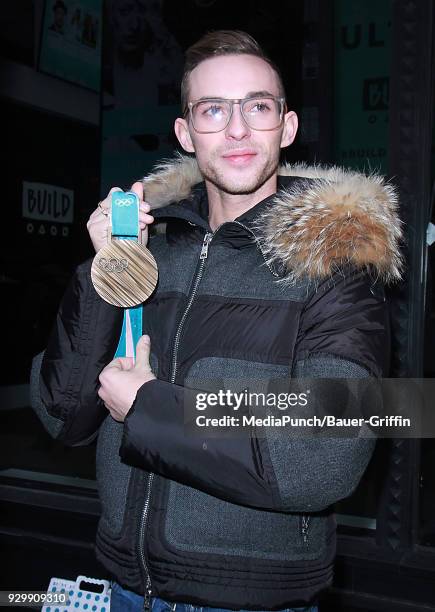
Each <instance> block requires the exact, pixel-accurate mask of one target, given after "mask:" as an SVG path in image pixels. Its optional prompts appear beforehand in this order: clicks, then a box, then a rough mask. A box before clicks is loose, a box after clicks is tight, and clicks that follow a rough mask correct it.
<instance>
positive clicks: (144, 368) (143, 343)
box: [98, 336, 156, 422]
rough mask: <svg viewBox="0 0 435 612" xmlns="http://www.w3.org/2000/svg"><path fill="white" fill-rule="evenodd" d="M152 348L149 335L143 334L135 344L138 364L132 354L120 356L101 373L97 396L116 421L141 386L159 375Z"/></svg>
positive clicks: (124, 411) (131, 402)
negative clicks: (155, 374) (152, 356)
mask: <svg viewBox="0 0 435 612" xmlns="http://www.w3.org/2000/svg"><path fill="white" fill-rule="evenodd" d="M150 350H151V341H150V337H149V336H142V337H141V338H140V339H139V342H138V343H137V346H136V363H133V358H132V357H118V358H117V359H114V360H113V361H111V362H110V363H109V364H108V365H107V366H106V367H105V368H104V370H103V371H102V372H101V374H100V383H101V387H100V388H99V390H98V395H99V396H100V397H101V399H102V400H103V402H104V404H105V406H106V408H107V409H108V410H109V412H110V414H111V415H112V417H113V418H114V419H115V421H121V422H123V421H124V419H125V416H126V414H127V412H128V411H129V410H130V408H131V407H132V405H133V402H134V400H135V399H136V394H137V392H138V390H139V389H140V387H142V385H143V384H145V383H146V382H149V381H150V380H155V378H156V377H155V376H154V374H153V373H152V371H151V366H150Z"/></svg>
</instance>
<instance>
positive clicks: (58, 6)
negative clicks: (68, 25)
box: [48, 0, 67, 34]
mask: <svg viewBox="0 0 435 612" xmlns="http://www.w3.org/2000/svg"><path fill="white" fill-rule="evenodd" d="M66 13H67V8H66V6H65V3H64V2H62V0H56V2H55V3H54V5H53V14H54V17H53V23H52V24H51V26H50V27H49V28H48V29H49V30H51V31H52V32H57V33H58V34H63V33H64V25H65V16H66Z"/></svg>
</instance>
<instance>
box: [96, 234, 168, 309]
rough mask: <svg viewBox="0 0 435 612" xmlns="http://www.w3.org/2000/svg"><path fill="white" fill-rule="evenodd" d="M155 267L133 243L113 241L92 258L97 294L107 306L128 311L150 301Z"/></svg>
mask: <svg viewBox="0 0 435 612" xmlns="http://www.w3.org/2000/svg"><path fill="white" fill-rule="evenodd" d="M157 277H158V271H157V264H156V260H155V259H154V257H153V256H152V255H151V253H150V252H149V251H148V249H147V248H145V247H144V246H142V245H140V244H139V243H138V242H136V240H114V241H113V242H109V244H107V245H106V246H105V247H103V248H102V249H101V250H100V251H98V253H97V254H96V255H95V257H94V261H93V262H92V268H91V278H92V283H93V285H94V287H95V290H96V292H97V293H98V294H99V295H100V296H101V297H102V298H103V300H105V301H106V302H108V303H109V304H113V305H114V306H122V307H124V308H128V307H131V306H137V305H138V304H141V303H142V302H144V301H145V300H146V299H148V298H149V296H150V295H151V293H152V292H153V291H154V289H155V286H156V284H157Z"/></svg>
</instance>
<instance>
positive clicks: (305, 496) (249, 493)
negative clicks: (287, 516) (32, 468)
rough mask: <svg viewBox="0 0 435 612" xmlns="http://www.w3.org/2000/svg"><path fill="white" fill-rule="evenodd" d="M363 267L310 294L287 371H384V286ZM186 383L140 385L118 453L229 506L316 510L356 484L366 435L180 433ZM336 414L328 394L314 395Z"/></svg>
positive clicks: (342, 374)
mask: <svg viewBox="0 0 435 612" xmlns="http://www.w3.org/2000/svg"><path fill="white" fill-rule="evenodd" d="M373 287H374V286H373V284H372V282H371V280H370V279H369V277H368V276H367V275H366V274H362V273H361V274H354V275H353V276H350V277H347V278H346V277H343V276H341V277H340V276H338V277H336V278H333V279H332V280H330V281H328V282H325V283H323V284H322V285H321V286H319V287H318V288H317V290H316V291H315V292H314V293H313V295H312V296H311V298H310V299H309V300H308V301H307V303H306V305H305V308H304V311H303V313H302V316H301V321H300V333H299V336H298V340H297V344H296V347H295V354H294V362H293V377H295V378H298V377H301V378H311V379H315V378H363V377H368V376H375V377H378V376H381V375H382V373H383V371H384V369H385V368H386V366H387V362H388V347H389V336H388V316H387V310H386V303H385V298H384V296H383V289H382V288H380V287H379V285H376V289H375V290H374V289H373ZM337 382H338V381H337ZM184 401H185V390H184V389H183V387H180V386H177V385H173V384H171V383H168V382H165V381H161V380H153V381H150V382H148V383H146V384H144V385H143V386H142V387H141V388H140V389H139V391H138V393H137V396H136V399H135V402H134V403H133V405H132V408H131V409H130V411H129V412H128V414H127V417H126V419H125V422H124V434H123V439H122V443H121V447H120V456H121V458H122V460H123V461H124V462H125V463H128V464H131V465H135V466H137V467H141V468H144V469H147V470H150V471H153V472H156V473H158V474H162V475H163V476H165V477H167V478H170V479H173V480H176V481H179V482H181V483H183V484H186V485H189V486H191V487H194V488H197V489H199V490H202V491H204V492H206V493H208V494H210V495H214V496H216V497H219V498H221V499H224V500H227V501H229V502H232V503H237V504H242V505H248V506H253V507H259V508H267V509H270V510H279V511H288V512H304V511H308V512H310V511H312V512H313V511H320V510H322V509H324V508H326V507H328V506H329V505H331V504H332V503H334V502H336V501H338V500H340V499H343V498H345V497H347V496H349V495H350V494H351V493H352V491H353V490H354V489H355V488H356V486H357V484H358V482H359V480H360V478H361V476H362V474H363V473H364V471H365V468H366V466H367V464H368V462H369V460H370V457H371V454H372V452H373V449H374V444H375V442H374V440H373V439H372V438H362V437H354V435H353V436H352V437H347V438H337V437H335V438H326V437H324V436H321V435H320V436H319V435H317V436H316V435H314V436H312V437H290V436H288V435H287V436H286V435H279V436H270V435H266V436H264V435H263V436H261V437H260V436H256V435H255V430H252V431H251V436H249V435H245V436H244V437H238V438H237V439H235V438H230V437H226V438H225V437H214V438H207V439H205V438H201V437H200V436H198V435H188V434H187V435H186V433H185V428H184ZM317 401H318V402H320V403H321V404H322V405H321V406H320V408H321V410H322V412H323V414H328V413H329V414H335V413H336V411H335V410H334V408H336V402H337V397H336V396H335V395H334V394H332V395H331V394H329V395H325V396H321V397H320V398H318V400H317Z"/></svg>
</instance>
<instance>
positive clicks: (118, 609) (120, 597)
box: [110, 582, 318, 612]
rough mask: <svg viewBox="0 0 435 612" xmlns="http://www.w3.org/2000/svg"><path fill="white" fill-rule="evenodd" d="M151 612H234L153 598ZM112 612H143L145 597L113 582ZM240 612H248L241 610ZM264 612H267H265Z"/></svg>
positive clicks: (306, 611) (303, 611) (302, 611)
mask: <svg viewBox="0 0 435 612" xmlns="http://www.w3.org/2000/svg"><path fill="white" fill-rule="evenodd" d="M150 609H151V612H233V611H232V610H224V609H223V608H207V607H203V606H193V605H191V604H184V603H178V602H177V603H170V602H169V601H164V600H163V599H160V597H151V606H150ZM110 612H143V597H142V595H137V594H136V593H133V591H127V590H126V589H123V588H122V586H121V585H120V584H118V583H117V582H112V597H111V600H110ZM240 612H247V611H245V610H241V611H240ZM264 612H267V610H265V611H264ZM280 612H318V608H317V606H311V607H309V608H286V609H285V610H282V611H280Z"/></svg>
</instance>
